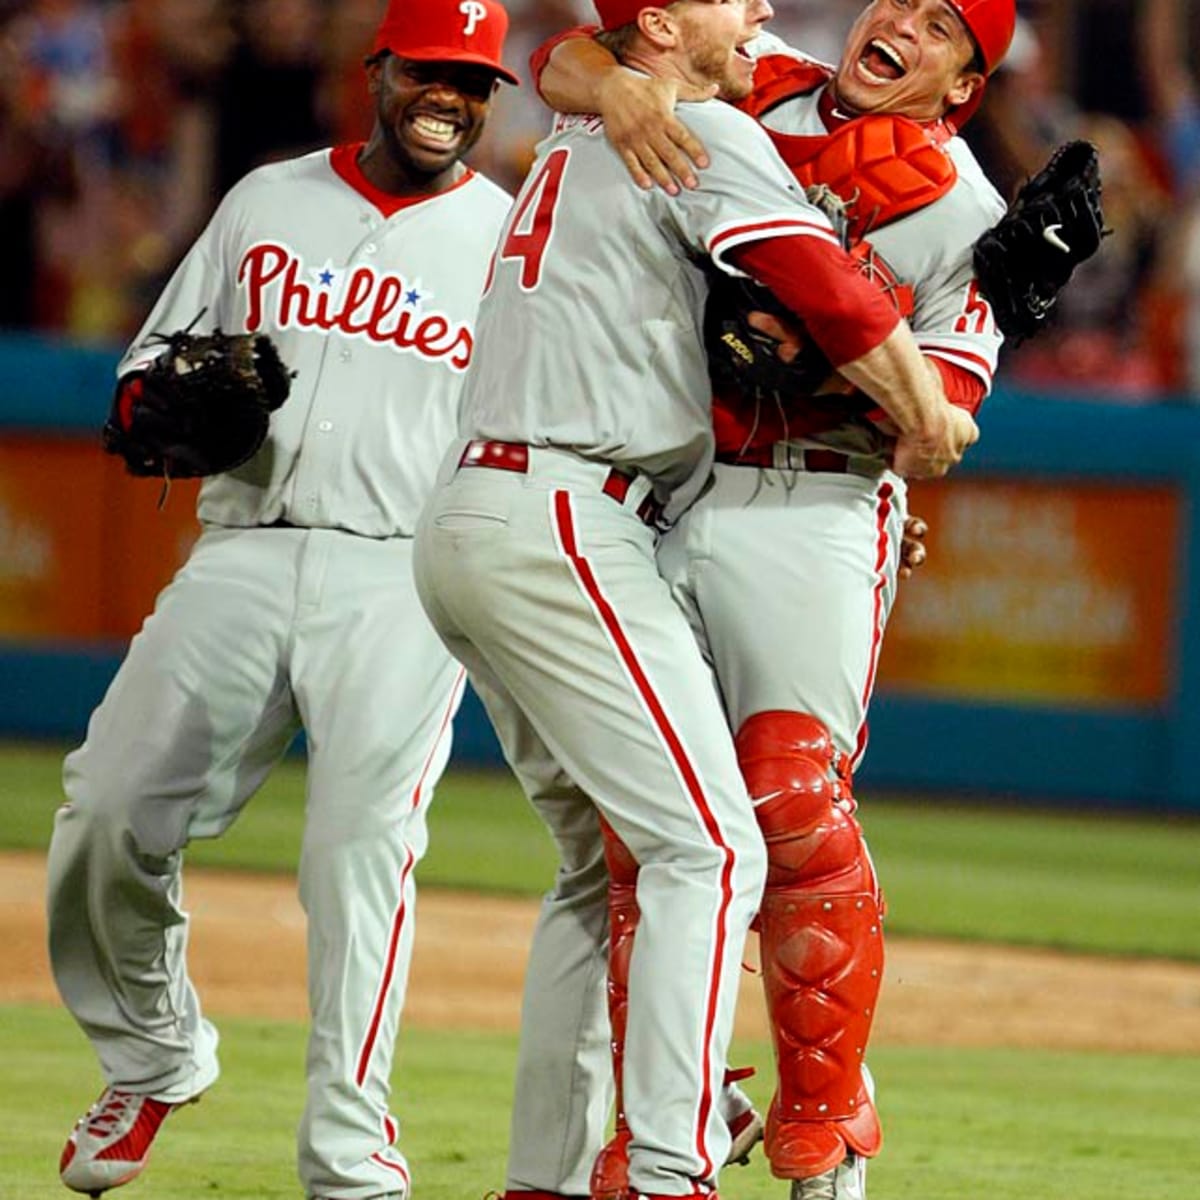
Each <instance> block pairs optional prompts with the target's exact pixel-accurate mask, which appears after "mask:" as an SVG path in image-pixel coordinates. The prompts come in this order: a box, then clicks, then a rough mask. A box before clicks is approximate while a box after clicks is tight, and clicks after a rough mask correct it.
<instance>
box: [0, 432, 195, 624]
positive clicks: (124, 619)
mask: <svg viewBox="0 0 1200 1200" xmlns="http://www.w3.org/2000/svg"><path fill="white" fill-rule="evenodd" d="M159 488H160V485H159V484H157V483H156V482H155V481H153V480H145V479H133V478H132V477H130V476H128V475H126V474H125V471H124V467H123V466H122V464H121V463H120V462H118V461H117V460H115V459H112V458H109V457H107V456H106V455H104V454H103V453H101V451H100V450H99V448H98V446H97V444H96V441H95V439H94V438H78V437H50V436H45V435H42V436H8V435H6V436H4V437H3V438H0V638H4V639H8V640H16V641H20V640H50V639H52V640H59V641H70V640H80V639H96V638H126V637H129V636H131V635H132V634H133V633H136V632H137V630H138V628H139V626H140V625H141V622H142V620H143V618H144V617H145V616H146V615H147V614H148V613H149V611H150V609H151V608H152V606H153V603H154V597H155V595H156V594H157V593H158V591H159V590H160V589H161V588H162V586H163V585H164V584H165V583H166V582H167V580H168V579H170V577H171V574H172V573H173V572H174V570H175V569H176V567H177V566H178V565H179V564H180V563H181V562H182V561H183V559H184V558H185V557H186V555H187V552H188V550H189V549H190V547H191V544H192V542H193V541H194V540H195V537H196V535H197V534H198V533H199V525H198V523H197V521H196V517H195V499H196V485H195V483H194V481H189V482H186V483H175V484H172V487H171V493H170V497H169V502H168V503H167V504H166V505H165V507H164V509H163V511H161V512H160V511H158V509H157V502H158V496H159Z"/></svg>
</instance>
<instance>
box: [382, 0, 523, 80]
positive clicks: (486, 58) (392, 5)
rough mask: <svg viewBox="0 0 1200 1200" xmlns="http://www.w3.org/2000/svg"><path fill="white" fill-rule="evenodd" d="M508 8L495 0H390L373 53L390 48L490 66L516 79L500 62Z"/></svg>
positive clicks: (419, 58) (428, 58) (416, 56)
mask: <svg viewBox="0 0 1200 1200" xmlns="http://www.w3.org/2000/svg"><path fill="white" fill-rule="evenodd" d="M507 33H508V13H507V12H505V11H504V7H503V6H502V5H501V4H499V3H498V0H389V3H388V6H387V12H386V13H385V14H384V17H383V21H382V22H381V23H380V26H379V29H378V30H377V31H376V33H375V43H374V46H373V48H372V51H371V53H372V54H379V53H380V52H381V51H383V50H390V51H391V52H392V53H393V54H394V55H396V57H397V58H407V59H410V60H412V61H413V62H461V63H473V64H474V65H475V66H479V67H488V68H490V69H491V70H493V71H495V72H496V75H497V76H498V77H499V78H501V79H504V80H506V81H507V82H508V83H519V82H520V80H519V79H518V78H517V76H516V75H515V74H513V72H512V71H510V70H509V69H508V68H507V67H506V66H505V65H504V63H503V61H502V56H503V54H504V36H505V34H507Z"/></svg>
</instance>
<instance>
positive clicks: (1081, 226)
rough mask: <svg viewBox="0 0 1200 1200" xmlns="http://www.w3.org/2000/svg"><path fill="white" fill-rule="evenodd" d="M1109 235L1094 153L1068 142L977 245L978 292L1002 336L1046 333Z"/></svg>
mask: <svg viewBox="0 0 1200 1200" xmlns="http://www.w3.org/2000/svg"><path fill="white" fill-rule="evenodd" d="M1104 234H1105V229H1104V213H1103V212H1102V210H1101V208H1100V158H1099V155H1098V153H1097V151H1096V147H1095V146H1093V145H1092V144H1091V143H1090V142H1067V143H1066V144H1065V145H1063V146H1060V147H1059V148H1058V149H1057V150H1056V151H1055V152H1054V155H1053V156H1052V157H1051V159H1050V161H1049V162H1048V163H1047V164H1046V165H1045V166H1044V167H1043V168H1042V169H1041V170H1040V171H1039V172H1038V173H1037V174H1036V175H1035V176H1034V177H1033V178H1032V179H1030V180H1029V181H1028V182H1027V183H1026V184H1025V185H1024V187H1022V188H1021V190H1020V192H1018V193H1017V198H1016V200H1014V201H1013V203H1012V204H1011V205H1010V207H1009V209H1008V212H1006V213H1005V214H1004V216H1003V217H1001V218H1000V220H999V221H998V222H997V224H995V225H993V226H992V228H991V229H989V230H987V231H986V232H985V233H984V234H982V235H981V236H980V238H979V240H978V241H977V242H976V243H975V274H976V276H977V278H978V280H979V287H980V290H981V291H982V292H983V294H984V295H985V296H986V297H987V299H988V301H989V302H990V303H991V306H992V311H993V313H994V314H995V318H996V324H997V325H998V326H999V327H1000V330H1001V332H1002V333H1003V334H1004V335H1005V337H1007V338H1008V339H1009V340H1010V341H1012V342H1014V343H1017V342H1020V341H1022V340H1023V339H1024V338H1027V337H1030V336H1031V335H1032V334H1035V333H1037V331H1038V330H1039V329H1041V328H1042V327H1043V324H1044V322H1045V320H1046V317H1047V316H1048V314H1049V312H1050V309H1051V308H1052V307H1053V306H1054V301H1055V300H1056V299H1057V298H1058V293H1059V292H1060V291H1061V290H1062V287H1063V285H1064V284H1065V283H1066V282H1067V280H1068V279H1070V278H1071V272H1072V271H1074V270H1075V268H1076V267H1077V266H1078V265H1079V264H1080V263H1081V262H1083V261H1084V260H1085V259H1088V258H1091V256H1092V255H1093V254H1095V253H1096V251H1097V250H1098V249H1099V247H1100V239H1101V238H1102V237H1103V236H1104Z"/></svg>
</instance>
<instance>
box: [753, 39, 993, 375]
mask: <svg viewBox="0 0 1200 1200" xmlns="http://www.w3.org/2000/svg"><path fill="white" fill-rule="evenodd" d="M750 49H751V52H752V53H753V54H754V56H755V57H756V58H758V59H759V60H762V59H763V58H765V57H767V56H769V55H772V54H780V53H782V54H786V55H787V56H789V57H792V58H797V59H801V60H803V59H804V56H803V55H800V54H798V53H797V52H796V51H794V50H791V49H790V48H789V47H787V46H786V45H785V44H784V43H783V42H782V41H780V39H779V38H777V37H775V36H774V35H772V34H769V33H763V34H760V35H759V36H758V37H757V38H756V39H755V40H754V41H753V42H752V43H751V46H750ZM809 61H811V60H809ZM830 69H831V70H832V68H830ZM828 87H829V85H825V86H824V87H818V88H817V89H815V90H814V91H812V92H809V93H808V94H806V95H795V96H790V97H787V98H785V99H782V100H780V101H779V102H778V103H777V104H775V105H774V106H773V107H771V108H769V109H768V110H767V111H765V112H763V113H762V114H761V115H760V116H759V120H760V121H761V122H762V123H763V125H765V126H766V127H767V129H768V130H770V131H775V132H778V133H781V134H785V135H793V136H796V135H800V136H806V137H813V136H823V135H828V134H835V133H836V132H837V130H838V129H839V128H840V127H841V126H843V125H844V124H845V123H846V121H847V120H848V119H850V118H849V117H848V115H847V114H842V113H840V112H839V110H838V109H837V107H836V102H833V103H830V102H829V101H826V102H825V103H824V104H822V97H823V96H824V95H825V93H826V91H827V90H828ZM831 99H832V98H831ZM823 110H824V111H823ZM943 145H944V149H945V151H946V153H947V154H948V155H949V156H950V159H951V161H952V162H953V164H954V168H955V171H956V173H957V178H956V180H955V182H954V184H953V185H952V186H951V187H950V189H949V191H947V192H946V193H945V194H944V195H942V196H940V197H938V198H937V199H936V200H934V201H933V202H932V203H930V204H928V205H926V206H925V207H924V208H920V209H918V210H916V211H915V212H911V213H908V214H907V215H905V216H902V217H900V218H899V219H897V220H895V221H892V222H890V223H889V224H886V225H883V226H881V227H880V228H877V229H873V230H872V231H871V232H870V233H869V234H868V236H867V241H869V242H870V243H871V245H872V247H873V248H874V250H875V253H876V254H877V255H878V256H879V257H880V258H882V260H883V263H884V264H886V267H888V268H890V273H891V274H892V275H894V276H895V277H896V278H897V279H898V280H899V281H900V282H901V283H903V284H907V285H909V286H910V287H911V288H912V290H913V299H914V308H913V313H912V316H911V317H910V318H909V324H910V325H911V326H912V330H913V334H914V335H915V336H916V339H917V344H918V345H919V346H920V347H921V350H922V351H923V352H924V353H925V354H927V355H929V356H931V357H934V358H943V359H945V360H946V361H947V362H950V363H952V364H953V365H954V366H956V367H960V368H962V369H964V370H967V371H970V372H972V374H974V375H977V376H978V377H979V378H980V380H982V382H983V383H984V386H985V387H987V388H989V389H990V387H991V385H992V379H993V376H994V375H995V371H996V360H997V355H998V354H999V349H1000V344H1001V341H1002V340H1003V339H1002V336H1001V334H1000V331H999V330H998V329H997V328H996V323H995V321H994V319H993V317H992V312H991V306H990V305H989V304H988V303H987V301H986V300H985V299H984V298H983V296H982V295H981V294H980V293H979V290H978V286H977V284H976V282H975V278H974V268H973V265H972V248H973V246H974V244H975V241H976V239H977V238H978V237H979V235H980V234H981V233H983V231H984V230H985V229H989V228H990V227H991V226H992V225H994V224H995V223H996V222H997V221H998V220H999V219H1000V217H1001V216H1002V215H1003V213H1004V210H1005V207H1006V206H1005V203H1004V201H1003V200H1002V199H1001V197H1000V195H999V193H998V192H997V191H996V189H995V188H994V187H993V186H992V185H991V183H990V182H989V181H988V179H987V177H986V176H985V175H984V173H983V171H982V169H981V168H980V166H979V163H978V162H977V161H976V159H975V156H974V154H972V153H971V149H970V147H969V146H968V145H967V143H966V142H965V141H963V139H962V138H961V137H957V136H954V137H950V138H949V139H948V140H946V141H945V142H944V143H943ZM843 199H845V197H843Z"/></svg>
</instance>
